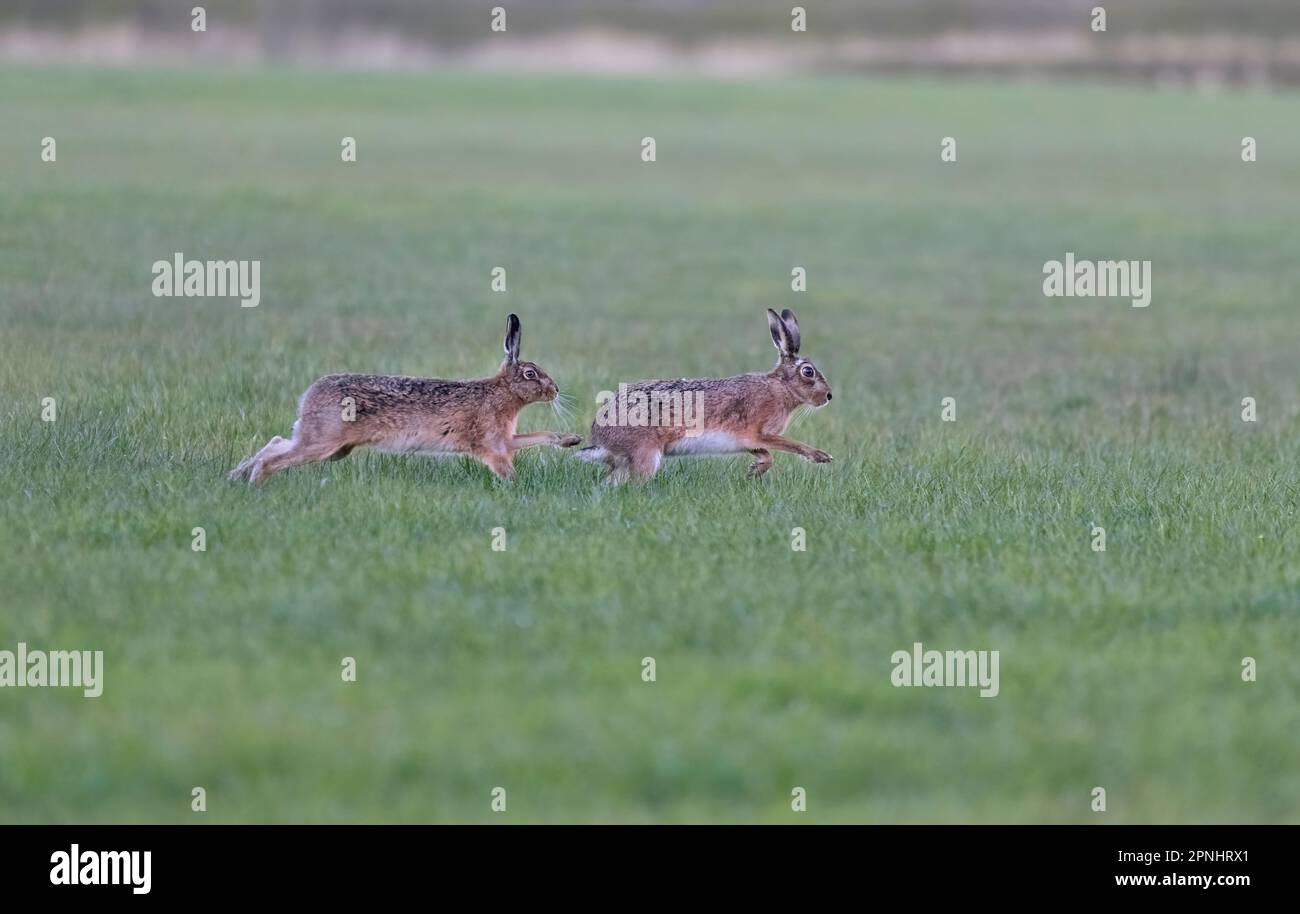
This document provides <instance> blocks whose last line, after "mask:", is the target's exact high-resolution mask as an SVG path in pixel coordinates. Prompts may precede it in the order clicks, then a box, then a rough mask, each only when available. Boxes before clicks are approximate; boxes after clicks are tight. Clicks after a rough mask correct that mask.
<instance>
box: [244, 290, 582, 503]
mask: <svg viewBox="0 0 1300 914" xmlns="http://www.w3.org/2000/svg"><path fill="white" fill-rule="evenodd" d="M505 350H506V359H505V361H504V362H502V363H501V369H500V370H499V371H498V372H497V373H496V374H494V375H493V376H492V377H490V378H478V379H471V380H463V381H444V380H440V379H438V378H405V377H392V376H389V375H364V374H332V375H326V376H325V377H323V378H321V379H320V380H319V381H317V382H316V383H314V384H312V385H311V387H308V388H307V391H306V393H304V394H303V395H302V400H301V401H300V402H299V404H298V421H297V422H295V423H294V424H293V438H291V439H289V440H288V441H286V440H285V439H283V438H281V437H280V436H279V435H276V436H275V437H274V438H272V439H271V440H270V441H269V442H267V444H266V447H264V448H262V449H261V450H260V451H258V452H257V453H256V454H254V455H253V456H252V457H249V458H248V459H247V460H245V461H244V462H243V463H241V464H240V465H239V466H237V467H235V468H234V469H233V470H231V472H230V478H231V479H246V480H248V481H249V482H250V483H258V482H261V481H263V480H264V479H265V478H266V477H267V476H270V475H271V474H272V473H278V472H279V471H280V470H283V469H287V468H288V467H291V466H297V465H298V464H300V463H314V462H315V461H318V460H339V459H341V458H343V457H346V456H347V455H348V453H349V452H350V451H351V450H352V449H353V448H356V447H374V448H377V449H379V450H381V451H390V452H399V453H401V452H416V453H423V454H433V455H456V454H464V455H469V456H471V457H474V458H476V459H478V460H481V461H482V462H483V463H485V464H487V466H488V468H489V469H491V470H492V472H493V473H495V474H496V475H497V476H500V477H503V478H507V479H508V478H510V477H512V476H513V475H514V472H515V468H514V463H513V461H512V457H513V455H514V452H515V451H517V450H520V449H521V448H526V447H533V446H535V445H540V444H549V445H552V446H554V447H573V446H574V445H576V444H577V443H578V442H579V441H581V440H582V439H581V438H579V437H578V436H577V435H565V434H561V433H559V432H532V433H530V434H527V435H517V434H515V422H516V420H517V418H518V416H519V411H520V410H522V409H523V408H524V407H525V406H527V405H528V404H530V403H541V402H549V401H551V400H554V399H555V398H556V396H558V395H559V388H558V387H556V386H555V382H554V381H552V380H551V379H550V377H549V376H548V375H547V374H546V372H544V371H542V369H541V368H540V367H539V366H538V365H537V364H536V363H534V362H521V361H519V318H517V317H516V316H515V315H513V314H512V315H510V317H509V318H508V319H507V320H506V337H505Z"/></svg>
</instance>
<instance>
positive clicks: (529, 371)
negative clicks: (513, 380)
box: [524, 368, 537, 381]
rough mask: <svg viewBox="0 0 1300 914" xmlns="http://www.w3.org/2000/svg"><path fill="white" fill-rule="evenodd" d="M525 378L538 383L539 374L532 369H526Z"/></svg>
mask: <svg viewBox="0 0 1300 914" xmlns="http://www.w3.org/2000/svg"><path fill="white" fill-rule="evenodd" d="M524 377H525V378H527V379H528V380H530V381H536V380H537V372H535V371H533V370H532V369H531V368H525V369H524Z"/></svg>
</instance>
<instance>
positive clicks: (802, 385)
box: [577, 308, 831, 482]
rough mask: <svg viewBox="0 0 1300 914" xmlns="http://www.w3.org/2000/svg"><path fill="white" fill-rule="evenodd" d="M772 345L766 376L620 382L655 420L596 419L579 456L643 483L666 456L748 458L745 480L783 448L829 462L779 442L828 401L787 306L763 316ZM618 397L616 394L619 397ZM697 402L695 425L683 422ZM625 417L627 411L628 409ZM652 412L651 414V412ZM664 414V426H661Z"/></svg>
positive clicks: (612, 475)
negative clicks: (798, 418)
mask: <svg viewBox="0 0 1300 914" xmlns="http://www.w3.org/2000/svg"><path fill="white" fill-rule="evenodd" d="M767 323H768V328H769V329H770V330H771V332H772V342H773V343H775V344H776V351H777V352H778V353H779V354H780V357H779V358H778V359H777V363H776V367H775V368H773V369H772V370H771V371H769V372H768V373H767V374H758V373H753V374H742V375H737V376H735V377H730V378H700V379H696V380H687V379H682V380H679V381H637V382H636V383H634V384H629V385H626V391H625V392H626V393H627V394H628V396H627V398H626V399H627V400H635V401H637V402H638V403H640V404H643V405H644V404H646V403H650V404H658V405H659V406H660V407H661V408H660V410H659V412H658V421H644V420H645V418H646V416H645V412H644V410H643V411H642V412H641V413H640V414H638V415H636V416H634V417H633V416H629V415H622V416H614V417H613V419H614V421H611V416H610V415H609V414H608V413H605V414H597V417H596V421H595V422H594V423H593V424H592V426H591V445H590V446H589V447H585V448H583V449H582V450H580V451H578V452H577V454H578V456H579V457H581V458H582V459H583V460H590V461H597V460H598V461H602V462H603V463H604V464H605V466H606V467H608V468H609V473H608V474H607V477H606V478H607V479H609V480H611V481H614V482H621V481H623V480H625V479H627V478H628V477H638V478H643V479H648V478H650V477H652V476H654V474H655V473H656V472H657V471H658V469H659V464H660V462H661V461H662V460H663V458H664V457H676V456H682V455H689V454H736V453H741V452H744V451H748V452H749V453H750V454H753V455H754V458H755V460H754V462H753V463H752V464H751V465H750V467H749V475H750V476H751V477H758V476H762V475H763V474H764V473H766V472H767V471H768V470H769V469H771V467H772V451H789V452H790V453H792V454H798V455H799V456H800V457H803V458H804V459H806V460H811V461H813V462H814V463H829V462H830V460H831V455H830V454H827V453H826V452H825V451H819V450H817V449H816V448H813V447H809V446H808V445H806V444H801V443H799V442H798V441H793V440H791V439H789V438H786V437H785V431H786V429H787V428H788V427H789V425H790V419H791V418H792V417H793V415H794V413H795V411H796V410H797V409H799V408H800V407H808V408H817V407H822V406H825V405H826V404H827V403H829V402H830V400H831V388H830V385H829V384H828V383H827V382H826V378H825V377H824V376H823V375H822V373H821V371H819V370H818V368H817V366H816V365H814V364H813V363H812V362H810V361H808V360H807V359H804V358H800V357H799V322H798V321H797V320H795V316H794V313H793V312H792V311H790V310H789V309H786V310H785V311H783V312H781V314H780V315H779V316H778V315H777V313H776V312H775V311H773V310H772V309H770V308H769V309H768V311H767ZM620 399H624V398H623V397H622V392H621V394H620ZM690 404H695V412H696V417H695V418H697V419H698V423H697V426H696V427H694V428H692V427H690V425H689V424H688V423H687V422H685V421H682V420H684V419H686V418H688V417H689V416H690V412H691V410H690ZM629 412H630V411H629ZM651 412H652V413H654V410H651ZM665 413H666V414H667V419H668V421H664V415H665Z"/></svg>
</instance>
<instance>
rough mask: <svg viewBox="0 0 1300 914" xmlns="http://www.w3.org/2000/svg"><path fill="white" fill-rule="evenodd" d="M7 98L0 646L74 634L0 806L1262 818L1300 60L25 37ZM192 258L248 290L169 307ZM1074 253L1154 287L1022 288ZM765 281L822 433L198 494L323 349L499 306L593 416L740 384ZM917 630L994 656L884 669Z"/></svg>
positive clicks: (1289, 639) (272, 425) (536, 420)
mask: <svg viewBox="0 0 1300 914" xmlns="http://www.w3.org/2000/svg"><path fill="white" fill-rule="evenodd" d="M0 122H3V123H4V125H5V128H4V130H3V131H0V325H2V327H3V329H2V330H0V395H2V396H0V400H2V402H0V465H2V467H3V470H2V471H0V504H2V505H3V519H4V522H3V524H2V525H0V581H2V582H3V584H2V586H0V590H3V598H2V599H3V609H2V610H0V648H4V649H9V650H13V649H14V648H15V646H16V644H17V642H19V641H25V642H27V643H28V644H29V645H30V646H31V647H33V648H44V649H75V648H86V649H99V650H103V651H104V652H105V665H106V672H105V687H104V694H103V696H102V697H101V698H99V699H96V700H88V699H85V698H82V697H81V695H80V692H79V691H76V690H71V689H22V690H19V689H4V690H0V821H6V822H39V821H81V822H99V821H125V822H189V821H195V820H199V821H208V822H235V821H252V822H286V821H309V822H319V821H402V822H466V821H485V822H486V821H490V822H529V821H577V822H591V821H645V822H650V821H655V822H681V821H690V822H704V821H776V822H808V821H866V822H935V821H980V822H982V821H1000V822H1098V821H1105V822H1110V823H1117V822H1155V821H1163V822H1212V821H1233V822H1275V821H1292V822H1294V821H1297V820H1300V770H1298V768H1297V760H1298V759H1300V700H1298V695H1300V664H1298V663H1297V657H1300V532H1298V531H1297V513H1296V509H1297V500H1298V498H1300V435H1298V434H1297V433H1298V432H1300V370H1298V359H1300V356H1298V352H1300V317H1298V316H1297V305H1296V289H1297V288H1300V259H1298V258H1297V256H1296V253H1297V243H1298V242H1300V233H1298V232H1297V212H1300V99H1298V98H1297V96H1296V95H1295V94H1287V93H1281V94H1277V95H1262V94H1260V95H1236V94H1222V95H1200V94H1189V93H1184V92H1181V91H1152V90H1146V89H1136V88H1103V87H1087V86H1060V85H1058V86H1035V85H1018V84H998V83H986V84H985V83H967V84H955V83H949V84H945V83H931V82H923V81H880V82H858V81H851V80H826V81H806V80H791V81H777V80H774V81H771V82H765V83H696V82H688V81H680V82H650V81H644V82H642V81H589V80H584V79H578V78H572V79H570V78H560V77H548V78H544V79H543V78H535V77H531V76H530V77H526V78H518V79H515V78H509V77H505V76H480V75H474V76H471V75H445V76H437V77H423V76H413V75H342V74H319V73H309V72H296V71H267V72H258V71H253V72H218V71H213V72H204V71H192V72H172V71H156V72H155V71H139V72H122V71H117V72H110V71H104V72H101V71H91V70H85V71H78V70H61V71H56V70H33V69H8V70H5V71H4V72H2V73H0ZM647 135H649V136H654V137H655V138H656V141H657V153H658V161H656V162H655V163H653V164H647V163H643V162H642V161H641V159H640V142H641V138H642V137H643V136H647ZM1247 135H1249V136H1254V137H1256V139H1257V140H1258V144H1259V161H1258V162H1256V163H1254V164H1244V163H1243V162H1242V161H1241V158H1240V154H1239V150H1240V143H1241V138H1242V137H1243V136H1247ZM44 136H53V137H55V138H56V140H57V143H58V146H57V156H58V158H57V162H56V163H54V164H46V163H42V162H41V161H40V157H39V153H40V142H41V138H42V137H44ZM343 136H354V137H356V138H357V144H358V158H359V161H358V162H357V163H356V164H346V165H345V164H343V163H342V162H341V161H340V155H339V150H340V139H341V137H343ZM944 136H953V137H955V138H956V139H957V142H958V161H957V162H956V163H950V164H943V163H941V162H940V161H939V142H940V139H941V138H942V137H944ZM175 251H183V252H184V253H185V254H186V255H187V256H189V257H196V258H200V259H208V258H211V259H227V258H247V259H260V260H261V261H262V299H261V305H260V306H259V307H258V308H256V309H241V308H240V307H239V306H238V303H237V302H236V301H234V300H231V299H216V298H212V299H187V298H154V297H153V296H152V295H151V293H150V283H151V280H152V276H151V274H150V267H151V264H152V263H153V262H154V261H155V260H158V259H169V258H170V257H171V255H172V253H173V252H175ZM1066 251H1073V252H1075V253H1076V254H1077V255H1078V256H1079V257H1080V258H1091V259H1111V258H1131V259H1149V260H1151V261H1152V263H1153V272H1154V298H1153V302H1152V305H1151V306H1150V307H1149V308H1147V309H1145V310H1141V309H1134V308H1131V307H1130V306H1129V304H1128V302H1127V301H1126V300H1118V299H1085V298H1074V299H1047V298H1044V296H1043V295H1042V292H1041V282H1042V267H1043V263H1044V262H1045V261H1047V260H1051V259H1059V258H1062V257H1063V256H1064V254H1065V252H1066ZM495 266H503V267H505V268H506V269H507V271H508V283H509V291H508V292H507V293H505V294H501V293H493V292H491V291H490V289H489V280H490V275H489V274H490V271H491V269H492V268H493V267H495ZM794 266H804V267H806V268H807V270H808V291H807V292H806V293H802V294H800V293H793V292H791V291H790V286H789V282H790V270H791V268H792V267H794ZM766 307H776V308H778V309H779V308H781V307H792V308H794V309H795V310H796V311H797V312H798V315H799V318H800V321H801V324H802V328H803V338H804V342H803V350H804V353H805V354H806V355H808V356H810V357H811V358H813V359H814V360H816V361H817V362H818V364H819V365H820V366H821V367H822V368H823V369H824V371H825V372H826V374H827V376H828V377H829V379H830V381H831V383H832V385H833V386H834V390H835V400H834V402H833V403H832V404H830V406H829V407H828V408H827V409H824V410H822V411H820V412H817V413H816V414H814V415H812V416H810V417H808V418H806V419H805V420H803V421H802V422H801V423H800V424H799V425H798V426H797V427H796V428H795V429H794V430H793V432H792V434H793V435H794V437H797V438H799V439H800V440H803V441H806V442H809V443H810V444H813V445H814V446H817V447H820V448H823V449H825V450H827V451H830V452H831V453H832V454H834V455H835V458H836V460H835V462H834V463H833V464H830V465H828V466H814V465H812V464H809V463H805V462H802V461H799V460H797V459H794V458H792V457H791V456H790V455H778V456H777V465H776V467H775V469H774V470H773V471H772V472H771V473H769V474H768V476H767V477H766V478H764V479H762V480H761V481H758V482H751V481H749V480H747V479H745V473H744V470H745V466H746V465H747V462H748V461H747V460H746V459H745V458H735V459H726V460H695V461H677V462H670V463H669V464H667V465H666V466H665V469H664V471H662V472H661V474H660V476H659V477H658V478H657V479H656V480H655V481H654V482H653V483H652V484H649V485H646V486H641V487H635V486H633V487H623V488H610V487H604V486H601V485H599V484H598V483H597V477H598V473H597V470H596V468H595V467H593V466H591V465H588V464H583V463H580V462H578V461H576V460H574V459H573V458H572V457H571V456H569V455H567V454H564V453H561V452H556V451H546V452H544V453H543V452H538V451H529V452H525V453H524V454H523V455H521V457H520V458H519V459H518V460H517V461H516V462H517V465H518V467H519V478H518V480H517V481H516V482H515V483H513V484H507V485H503V484H499V483H496V482H494V481H493V480H492V479H491V478H490V476H489V474H488V472H487V470H486V469H484V468H483V467H481V466H479V465H477V464H473V463H470V462H461V461H458V460H451V461H439V462H435V461H431V460H426V459H421V458H419V457H397V456H382V455H377V454H373V453H358V454H357V455H354V456H353V457H352V458H349V459H348V460H346V461H342V462H338V463H331V464H325V465H317V466H313V467H308V468H304V469H299V470H294V471H290V472H288V473H285V474H283V475H281V476H277V477H275V478H273V479H272V480H271V481H270V482H269V483H268V484H267V485H266V486H265V487H264V488H262V489H260V490H250V489H248V488H246V487H242V486H237V485H232V484H229V483H227V482H226V481H225V478H224V474H225V472H226V471H227V470H228V469H229V468H230V467H231V466H233V465H234V464H235V463H236V462H237V461H238V460H239V459H241V458H243V457H244V456H246V455H247V454H249V453H251V452H252V451H253V450H254V449H255V448H256V447H258V446H260V445H261V444H262V443H263V442H264V441H265V440H266V439H267V438H268V437H270V436H271V435H272V434H287V433H288V431H289V427H290V424H291V423H292V421H293V418H294V410H295V405H296V401H297V397H298V395H299V394H300V393H301V391H302V389H303V388H304V387H305V386H306V385H307V384H308V383H309V382H310V381H311V380H313V379H314V378H315V377H317V376H318V375H320V374H323V373H327V372H333V371H342V370H351V371H373V372H396V373H405V374H424V375H434V376H443V377H455V376H466V375H478V374H485V373H489V372H491V371H493V370H495V367H496V365H497V363H498V361H499V355H500V337H501V332H502V329H503V323H504V316H505V314H506V313H507V312H508V311H512V310H513V311H516V312H518V313H519V315H520V316H521V318H522V320H523V355H524V357H525V358H530V359H534V360H536V361H538V362H540V363H541V364H542V365H543V366H544V367H545V368H547V369H548V370H549V371H550V372H551V374H552V375H553V376H554V377H555V378H556V380H557V381H558V382H559V384H560V385H561V387H562V388H564V389H565V390H566V391H567V392H568V393H569V394H571V395H572V396H573V397H574V401H575V404H576V406H577V407H578V409H577V415H576V417H575V418H574V420H573V422H572V424H571V426H569V427H570V428H571V430H574V431H579V432H581V433H582V434H584V435H585V434H586V431H587V425H588V424H589V422H590V420H591V416H592V415H593V414H594V411H595V400H594V398H595V394H596V392H597V391H599V390H602V389H605V388H610V387H612V386H613V385H614V384H616V383H617V382H618V381H619V380H632V379H636V378H641V377H647V376H648V377H659V376H669V377H673V376H693V375H712V374H729V373H736V372H741V371H749V370H766V368H768V367H769V366H770V364H771V362H772V360H773V358H774V355H775V353H774V351H773V349H772V346H771V343H770V341H769V339H768V336H767V329H766V324H765V320H764V315H763V309H764V308H766ZM946 396H951V397H955V398H956V400H957V404H958V405H957V410H958V412H957V421H956V422H955V423H945V422H941V421H940V405H939V404H940V400H941V398H943V397H946ZM1246 396H1251V397H1254V398H1256V401H1257V403H1258V411H1259V421H1258V422H1257V423H1255V424H1253V425H1252V424H1247V423H1244V422H1243V421H1241V418H1240V412H1241V405H1240V404H1241V399H1242V398H1243V397H1246ZM43 397H54V398H56V400H57V404H58V418H57V421H56V422H54V423H46V422H42V421H41V420H40V409H41V399H42V398H43ZM521 427H525V428H559V427H561V425H560V424H559V423H558V422H557V420H556V418H555V417H553V416H552V415H551V414H550V412H549V411H548V410H547V409H546V408H545V407H541V406H535V407H531V408H530V409H529V410H528V411H526V412H525V413H524V416H523V420H522V423H521ZM1094 522H1095V523H1098V524H1101V525H1102V526H1104V527H1105V529H1106V535H1107V550H1106V552H1105V553H1100V554H1099V553H1095V552H1093V551H1092V550H1091V548H1090V538H1089V531H1090V527H1091V524H1092V523H1094ZM196 526H202V527H204V528H205V529H206V531H207V551H206V552H203V553H195V552H193V551H191V530H192V528H194V527H196ZM496 526H502V527H505V528H506V530H507V537H508V549H507V551H506V552H504V553H498V552H493V551H492V550H491V549H490V534H489V531H490V530H491V528H493V527H496ZM795 526H801V527H803V528H805V530H806V531H807V538H808V549H807V551H806V552H804V553H796V552H793V551H792V550H791V548H790V531H791V528H792V527H795ZM915 641H921V642H924V644H925V645H926V647H927V648H938V649H949V648H952V649H957V648H961V649H996V650H999V651H1000V652H1001V655H1000V656H1001V694H1000V695H999V697H997V698H996V699H980V698H979V697H977V695H976V694H975V692H974V691H972V690H968V689H896V688H893V687H892V686H891V685H890V672H891V664H890V656H891V654H892V653H893V652H894V651H895V650H897V649H899V648H910V646H911V645H912V643H913V642H915ZM345 656H350V657H355V658H356V660H357V664H358V672H359V675H358V681H357V682H356V683H352V684H349V683H344V682H343V681H342V678H341V676H340V662H341V658H343V657H345ZM647 656H652V657H654V658H655V659H656V662H657V674H658V678H657V681H656V682H654V683H646V682H643V681H642V679H641V676H640V673H641V659H642V658H643V657H647ZM1246 656H1250V657H1254V658H1255V659H1256V660H1257V662H1258V669H1259V674H1258V675H1259V678H1258V681H1257V682H1254V683H1246V682H1243V681H1242V679H1241V675H1240V664H1241V660H1242V658H1243V657H1246ZM194 786H203V787H204V788H206V790H207V793H208V812H207V813H206V815H204V816H201V817H200V816H197V815H195V814H194V813H192V812H191V811H190V791H191V788H192V787H194ZM496 786H503V787H505V788H506V789H507V791H508V808H507V811H506V812H504V813H493V812H491V811H490V809H489V800H490V791H491V790H492V788H493V787H496ZM795 786H802V787H804V788H805V789H806V790H807V792H808V811H807V813H805V814H802V815H800V814H796V813H794V812H792V811H791V810H790V791H791V789H792V788H793V787H795ZM1095 786H1103V787H1105V788H1106V790H1107V792H1108V810H1107V812H1106V813H1105V814H1104V815H1099V814H1096V813H1094V812H1092V811H1091V809H1090V805H1089V804H1090V799H1091V797H1090V791H1091V790H1092V788H1093V787H1095Z"/></svg>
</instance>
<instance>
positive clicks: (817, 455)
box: [808, 451, 835, 463]
mask: <svg viewBox="0 0 1300 914" xmlns="http://www.w3.org/2000/svg"><path fill="white" fill-rule="evenodd" d="M808 459H809V460H811V461H812V462H813V463H830V462H831V461H832V460H834V459H835V458H834V457H832V456H831V455H830V454H828V453H826V452H825V451H813V452H812V453H811V454H809V455H808Z"/></svg>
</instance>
